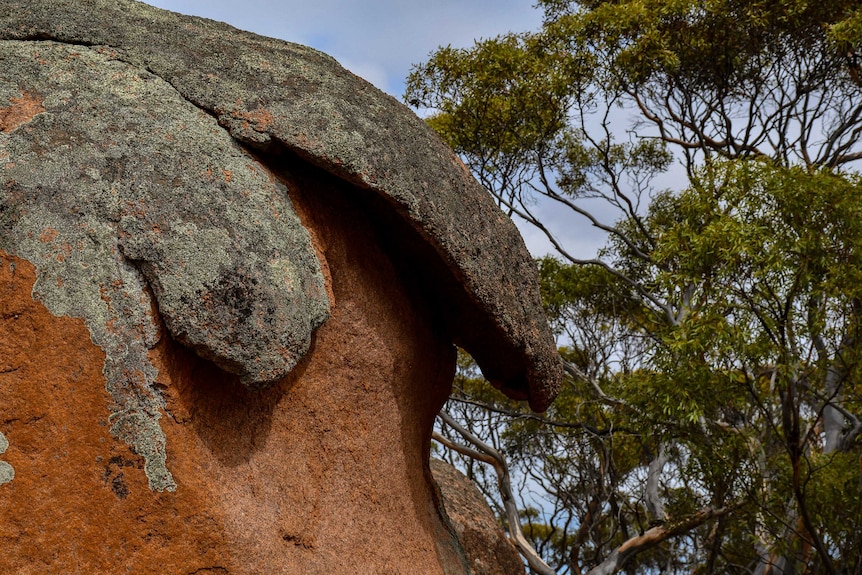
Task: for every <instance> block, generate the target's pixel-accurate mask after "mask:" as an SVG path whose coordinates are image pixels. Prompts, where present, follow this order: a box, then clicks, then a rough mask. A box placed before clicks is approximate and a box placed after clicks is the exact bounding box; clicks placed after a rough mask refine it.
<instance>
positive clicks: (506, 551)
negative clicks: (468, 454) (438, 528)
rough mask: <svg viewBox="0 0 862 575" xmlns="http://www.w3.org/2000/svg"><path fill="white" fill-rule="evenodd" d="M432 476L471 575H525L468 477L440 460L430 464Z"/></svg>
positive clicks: (521, 562) (498, 526) (514, 550)
mask: <svg viewBox="0 0 862 575" xmlns="http://www.w3.org/2000/svg"><path fill="white" fill-rule="evenodd" d="M431 473H432V474H433V476H434V481H435V482H436V484H437V486H438V487H439V488H440V494H441V498H442V504H443V505H442V506H443V509H444V512H445V513H446V516H447V518H448V519H449V522H450V523H451V524H452V527H453V529H455V533H456V534H457V535H458V540H459V541H460V542H461V546H462V547H463V549H464V556H465V557H466V558H467V563H468V564H469V566H470V573H471V575H524V573H525V567H524V563H523V561H522V560H521V555H520V554H519V553H518V550H517V549H515V546H514V545H512V543H511V542H510V541H509V540H508V539H506V536H505V535H503V531H502V530H501V529H500V524H499V523H497V519H496V518H495V517H494V514H493V513H492V512H491V509H490V508H489V507H488V504H487V503H486V502H485V498H484V497H482V493H481V492H480V491H479V488H478V487H476V485H474V484H473V482H472V481H470V480H469V479H467V477H466V476H465V475H464V474H463V473H461V472H460V471H458V470H457V469H455V468H454V467H452V466H451V465H449V464H448V463H446V462H445V461H440V460H439V459H432V460H431Z"/></svg>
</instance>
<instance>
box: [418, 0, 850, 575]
mask: <svg viewBox="0 0 862 575" xmlns="http://www.w3.org/2000/svg"><path fill="white" fill-rule="evenodd" d="M538 8H540V9H542V10H543V11H544V24H543V27H542V29H541V30H539V31H537V32H532V33H523V34H508V35H504V36H501V37H498V38H493V39H489V40H483V41H480V42H477V43H476V44H475V45H474V46H473V47H472V48H469V49H454V48H451V47H446V48H441V49H440V50H438V51H437V52H435V53H434V54H432V55H431V56H430V58H429V60H428V61H427V62H426V63H424V64H422V65H420V66H417V67H416V68H414V70H413V72H412V74H411V76H410V78H409V80H408V88H407V94H406V99H407V101H408V102H410V103H411V104H412V105H414V106H416V107H420V108H424V109H426V110H428V112H429V114H430V115H429V120H428V121H429V123H430V124H431V125H432V126H433V127H434V128H435V129H437V130H438V132H440V133H441V134H442V135H443V136H444V138H445V139H446V140H447V141H448V142H449V143H450V144H451V145H452V146H453V147H454V148H455V149H456V151H458V152H459V154H460V155H461V156H462V158H463V159H464V161H465V163H466V164H467V166H468V167H469V168H470V169H471V170H472V171H473V173H474V174H475V175H476V176H477V178H478V179H479V180H480V181H481V182H482V183H483V184H484V185H485V187H486V188H487V189H488V191H489V192H490V193H491V194H493V195H494V197H495V198H496V199H497V200H498V202H499V203H500V205H501V207H503V208H504V209H505V210H506V211H507V212H508V213H509V214H510V215H512V216H513V217H515V218H522V219H524V220H525V221H527V222H529V223H530V224H532V225H534V226H536V228H538V229H539V230H541V231H542V232H544V233H545V234H546V236H547V237H548V238H549V240H550V242H551V243H552V245H553V246H554V248H555V250H556V251H555V254H554V256H549V257H546V258H544V259H542V260H541V261H540V262H539V263H540V269H541V272H542V279H543V284H544V290H545V300H546V305H547V309H548V313H549V317H550V318H551V319H552V321H554V322H555V324H556V326H557V328H558V330H559V333H560V335H561V341H562V342H563V343H564V344H565V347H564V348H563V350H562V353H563V357H564V359H565V362H566V366H567V370H568V372H569V374H570V376H571V379H570V381H569V387H568V388H567V389H565V390H564V392H563V394H562V395H561V397H560V400H558V402H557V403H556V404H555V406H554V407H552V409H551V410H550V411H549V412H548V413H547V414H545V415H543V416H534V415H527V414H524V413H522V412H521V411H520V410H519V409H518V407H517V406H515V405H512V404H510V403H507V402H505V401H504V400H502V399H501V398H499V397H496V396H492V395H490V394H487V393H483V392H480V391H479V387H478V386H476V385H473V383H471V382H473V380H474V379H475V376H476V374H473V373H470V372H469V371H466V372H463V373H462V376H461V377H460V378H459V380H458V384H459V385H458V391H457V392H456V394H454V395H453V400H452V401H451V402H450V405H449V413H450V414H452V415H454V416H455V417H456V419H458V420H459V421H460V424H461V425H463V426H465V427H466V428H467V429H468V430H469V431H470V433H472V434H475V435H474V437H475V438H477V439H480V440H481V441H482V442H484V443H485V444H486V445H489V446H493V449H494V450H496V451H497V452H499V453H501V454H504V455H505V456H506V457H507V459H508V462H509V466H510V467H511V468H512V469H513V472H515V471H517V472H519V473H520V474H516V475H517V477H515V475H513V478H514V479H513V481H514V484H515V485H516V486H518V487H520V489H521V492H522V494H525V495H527V493H528V492H530V494H529V496H528V497H527V498H526V500H527V501H530V502H532V503H533V508H532V509H526V510H525V511H523V512H522V517H521V523H522V528H523V529H524V532H525V533H526V534H527V535H528V536H529V538H530V539H531V541H532V543H533V546H534V547H535V548H536V549H537V550H538V552H539V554H540V555H541V556H542V557H543V558H544V559H545V561H546V562H547V563H548V564H549V565H550V566H551V567H552V568H553V569H555V570H556V571H558V572H571V573H585V572H590V573H611V572H615V571H618V570H621V569H626V570H628V571H630V572H683V571H685V572H692V571H696V572H698V573H718V572H728V573H769V572H771V573H791V572H794V573H796V572H799V573H802V572H824V573H838V572H846V573H862V536H860V533H862V519H860V518H862V473H860V466H859V462H860V454H862V445H860V440H859V436H860V434H862V405H860V401H862V384H860V381H859V377H860V374H859V365H858V361H857V360H858V354H859V348H860V345H862V343H860V341H859V337H858V336H857V330H858V329H859V323H860V302H862V294H860V293H859V292H860V289H862V281H860V280H862V277H860V275H862V261H860V257H862V254H860V250H862V214H860V210H862V188H860V186H862V182H860V179H859V177H858V175H857V165H858V163H859V160H860V159H862V146H860V142H859V139H860V136H862V82H860V62H859V56H858V55H857V50H860V49H862V46H860V45H862V8H860V7H859V6H858V2H855V1H841V0H825V1H819V2H811V1H808V0H776V1H771V2H763V1H746V0H616V1H613V2H611V1H605V0H592V1H582V2H571V1H564V0H540V1H539V2H538ZM657 178H661V179H657ZM671 178H676V184H675V185H674V186H672V188H673V189H672V190H666V189H661V188H660V187H659V186H658V185H657V184H656V182H659V181H662V182H667V181H668V180H669V179H671ZM539 202H544V204H539ZM548 203H551V204H553V205H555V206H557V207H558V208H559V209H560V210H565V211H568V212H570V213H571V214H572V215H576V216H578V217H581V218H583V221H584V223H585V224H586V225H591V226H595V227H596V228H599V229H601V230H602V231H603V232H605V233H606V234H607V237H608V241H607V244H606V245H605V247H604V248H603V249H602V250H601V251H600V252H599V254H598V255H596V256H592V255H588V256H586V257H584V256H583V255H581V254H577V253H575V252H574V251H573V249H572V247H571V246H569V245H566V243H565V242H564V241H563V240H561V239H560V238H561V237H563V235H561V234H559V233H558V232H559V230H555V229H554V228H553V227H552V226H551V225H550V224H549V223H548V222H546V221H543V219H542V217H541V216H540V215H539V214H540V213H541V212H540V210H538V209H537V207H539V206H540V205H544V206H546V205H547V204H548ZM608 208H611V209H612V214H613V215H610V216H608V214H609V213H610V212H609V210H608ZM442 433H443V435H444V436H446V437H448V441H449V442H450V443H453V442H455V441H456V440H457V439H458V438H459V437H462V436H460V435H459V434H457V433H453V431H452V428H451V427H447V426H444V427H443V429H442ZM450 457H455V455H451V454H450ZM466 465H467V469H468V471H469V472H470V473H471V475H472V476H473V477H474V478H475V479H476V480H477V482H478V483H480V484H481V485H482V486H483V487H484V489H485V490H486V494H487V495H488V496H489V497H490V498H492V499H493V498H494V497H497V496H496V495H495V494H496V491H495V489H496V487H495V485H496V479H495V478H494V477H491V476H486V475H483V473H485V472H483V471H481V469H483V468H481V467H479V466H477V464H475V463H469V462H467V463H466ZM501 517H505V514H504V513H503V510H502V508H501ZM509 517H511V515H509ZM510 522H511V520H510Z"/></svg>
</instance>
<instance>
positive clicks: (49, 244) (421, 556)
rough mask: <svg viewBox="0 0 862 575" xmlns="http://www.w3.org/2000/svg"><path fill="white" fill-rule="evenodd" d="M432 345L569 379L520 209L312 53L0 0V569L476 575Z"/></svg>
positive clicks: (155, 20) (542, 379)
mask: <svg viewBox="0 0 862 575" xmlns="http://www.w3.org/2000/svg"><path fill="white" fill-rule="evenodd" d="M453 342H455V343H458V344H460V345H463V346H464V347H465V348H466V349H467V350H468V351H470V352H471V353H472V354H473V355H474V357H476V359H477V361H478V362H479V363H480V365H481V367H482V369H483V370H484V372H485V374H486V375H487V376H488V377H489V379H490V380H491V381H492V382H493V383H494V384H495V385H497V386H499V387H500V388H501V389H502V390H503V391H504V392H506V393H508V394H509V395H511V396H512V397H516V398H521V399H528V400H529V401H530V404H531V405H532V406H533V407H534V408H535V409H539V410H541V409H544V408H545V407H546V406H547V405H548V403H549V402H550V401H551V400H552V399H553V397H554V395H555V393H556V390H557V387H558V385H559V381H560V378H561V369H560V365H559V361H558V358H557V356H556V354H555V350H554V342H553V339H552V337H551V334H550V331H549V330H548V328H547V325H546V322H545V319H544V316H543V314H542V310H541V307H540V302H539V298H538V289H537V281H536V271H535V269H534V267H533V265H532V262H531V260H530V258H529V255H528V254H527V252H526V249H525V248H524V246H523V242H522V241H521V239H520V237H519V236H518V234H517V231H516V229H515V228H514V226H513V225H512V224H511V222H509V221H508V220H507V219H506V218H505V217H504V216H503V214H501V213H500V212H499V211H498V210H497V209H496V208H495V207H494V205H493V203H492V202H491V201H490V199H489V198H488V197H487V195H486V194H484V192H483V191H482V190H481V188H480V187H479V186H478V184H476V183H475V182H474V181H473V180H472V179H471V178H470V177H469V175H468V174H467V172H466V170H465V169H464V167H463V165H461V164H460V162H458V160H457V158H455V157H454V156H453V155H452V153H451V152H450V151H449V150H448V149H446V147H445V146H444V145H443V144H442V142H441V141H440V140H439V139H437V138H436V137H435V136H434V135H433V133H431V132H430V130H428V129H427V128H426V127H425V126H424V124H423V123H422V122H421V121H420V120H419V119H417V118H416V117H415V116H414V115H413V114H411V113H410V112H409V111H408V110H406V109H405V108H404V107H403V106H401V105H399V104H398V103H397V102H396V101H394V100H393V99H391V98H389V97H387V96H385V95H383V94H381V93H380V92H378V91H377V90H375V89H374V88H373V87H371V86H369V85H368V84H367V83H365V82H363V81H362V80H360V79H358V78H356V77H354V76H352V75H351V74H350V73H348V72H346V71H344V70H343V69H342V68H340V67H339V66H338V65H337V64H336V63H335V62H334V61H333V60H331V59H330V58H328V57H327V56H325V55H323V54H320V53H319V52H315V51H313V50H310V49H308V48H304V47H301V46H296V45H293V44H288V43H285V42H280V41H276V40H271V39H267V38H262V37H259V36H255V35H253V34H249V33H245V32H241V31H238V30H235V29H233V28H230V27H228V26H226V25H223V24H219V23H215V22H211V21H206V20H202V19H198V18H191V17H185V16H180V15H176V14H172V13H169V12H165V11H162V10H158V9H155V8H152V7H149V6H146V5H144V4H140V3H137V2H133V1H131V0H75V1H72V0H50V1H49V0H27V1H23V0H21V1H18V0H0V500H2V501H4V505H3V506H2V507H0V547H2V549H3V551H2V552H0V572H3V573H6V572H10V573H11V572H22V573H26V572H34V573H37V572H57V573H60V572H69V573H73V572H86V573H116V572H126V571H128V572H134V573H140V574H145V573H231V574H244V573H263V572H266V573H268V572H285V573H293V572H297V573H365V572H367V573H374V572H387V573H447V574H448V573H468V572H470V566H469V562H468V560H467V557H466V556H465V554H464V548H463V546H462V545H461V543H460V541H459V539H458V536H457V534H456V533H455V532H453V530H452V529H451V526H450V525H449V524H448V522H447V521H446V520H445V519H444V518H443V516H442V515H441V514H440V501H439V500H438V496H437V492H436V491H435V489H434V488H433V487H432V484H431V481H430V471H429V468H428V462H427V456H428V449H429V443H430V432H431V426H432V423H433V419H434V416H435V414H436V412H437V411H438V410H439V408H440V406H441V405H442V403H443V401H444V400H445V398H446V396H447V395H448V391H449V388H450V385H451V378H452V370H453V365H454V348H453V346H452V344H453Z"/></svg>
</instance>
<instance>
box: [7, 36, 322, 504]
mask: <svg viewBox="0 0 862 575" xmlns="http://www.w3.org/2000/svg"><path fill="white" fill-rule="evenodd" d="M24 92H26V93H28V94H38V95H39V96H40V97H41V98H42V102H43V104H42V105H43V106H44V108H45V110H44V112H41V113H40V114H38V115H37V116H35V117H34V118H33V119H32V120H31V121H30V122H29V123H27V124H26V125H24V126H21V127H19V128H18V129H16V130H14V131H11V132H9V133H6V134H0V158H3V161H2V162H0V249H3V250H5V251H7V252H10V253H12V254H14V255H17V256H19V257H22V258H24V259H27V260H29V261H30V262H32V263H33V264H34V265H35V267H36V269H37V272H38V277H37V281H36V284H35V286H34V288H33V295H34V297H36V298H38V299H39V300H40V301H42V302H43V303H44V304H45V306H46V307H47V308H48V310H50V311H51V312H52V313H54V314H55V315H65V316H70V317H78V318H82V319H83V320H84V322H85V324H86V326H87V328H88V329H89V331H90V337H91V339H92V341H93V342H94V343H95V344H96V345H98V346H100V347H101V348H102V349H103V350H104V352H105V355H106V360H105V366H104V369H103V373H104V376H105V380H106V386H107V391H108V393H109V394H110V396H111V400H112V401H111V403H112V404H111V406H110V411H111V416H110V422H111V432H112V433H113V434H114V436H116V437H118V438H119V439H121V440H123V441H125V442H126V443H127V444H129V445H130V446H131V447H132V449H133V450H134V451H135V452H136V453H138V454H139V455H141V456H142V457H143V458H144V461H145V462H144V469H145V472H146V474H147V477H148V479H149V485H150V488H151V489H154V490H159V491H161V490H173V489H175V488H176V484H175V481H174V479H173V477H172V476H171V473H170V472H169V471H168V468H167V461H166V450H165V435H164V433H163V432H162V430H161V428H160V426H159V419H160V417H161V412H162V411H163V410H164V407H165V405H164V400H163V398H162V396H161V394H160V392H159V391H158V389H157V388H156V387H155V381H156V376H157V371H156V368H155V367H154V366H153V365H152V364H151V362H150V360H149V358H148V352H149V351H150V349H152V347H153V346H154V345H155V344H156V343H157V341H158V338H159V327H158V326H159V323H160V319H161V320H163V321H164V324H165V326H166V327H167V328H168V330H169V331H170V333H171V334H172V335H173V336H174V337H175V338H176V339H178V340H179V341H181V342H183V343H184V344H186V345H188V346H190V347H192V348H193V349H195V350H196V351H197V352H198V353H199V354H200V355H202V356H203V357H206V358H208V359H211V360H213V361H215V362H216V363H218V364H219V365H220V366H222V367H223V368H225V369H228V370H230V371H233V372H234V373H237V374H238V375H240V376H241V378H242V380H243V381H244V382H245V383H247V384H248V385H252V386H260V385H264V384H266V383H269V382H271V381H275V380H278V379H280V378H281V377H284V375H286V374H287V372H288V371H289V370H290V369H291V368H293V366H294V365H295V364H296V362H297V361H298V360H299V358H300V357H301V356H302V355H303V354H304V353H305V352H306V351H307V349H308V347H309V345H310V339H311V334H312V332H313V330H314V329H315V328H316V327H318V326H319V325H320V324H321V323H323V321H325V319H326V318H327V317H328V311H329V301H328V299H327V296H326V290H325V287H324V280H323V274H322V273H321V270H320V264H319V262H318V261H317V258H316V255H315V252H314V249H313V247H312V245H311V242H310V238H309V235H308V232H307V231H306V230H305V229H304V228H303V227H302V225H301V223H300V222H299V219H298V217H297V216H296V214H295V213H294V211H293V208H292V206H291V204H290V200H289V199H288V197H287V190H286V189H285V188H284V187H283V186H281V185H280V184H278V183H276V181H275V178H272V177H271V176H270V175H269V174H268V173H267V171H266V170H265V169H263V168H262V167H261V166H260V165H259V164H257V163H256V162H255V161H254V159H253V158H251V157H250V156H249V155H248V154H246V153H245V152H244V151H243V150H242V149H241V148H239V147H238V146H237V145H236V143H235V142H234V141H233V140H232V139H231V138H230V136H229V135H228V134H227V133H226V132H225V130H224V129H223V128H221V127H219V126H218V124H217V123H216V121H215V120H214V119H213V118H212V117H211V116H209V115H207V114H205V113H203V112H201V111H200V110H198V109H197V108H195V107H194V106H193V105H191V104H190V103H188V102H187V101H185V100H184V99H183V98H182V97H181V96H180V95H179V94H177V93H176V91H175V90H174V89H173V88H172V87H171V86H170V85H169V84H168V83H166V82H164V81H162V80H161V79H160V78H158V77H156V76H154V75H153V74H151V73H149V72H146V71H143V70H140V69H136V68H134V67H133V66H130V65H129V64H126V63H123V62H120V61H117V60H113V59H111V58H110V57H109V55H106V54H103V53H101V52H100V51H99V50H96V49H88V48H85V47H82V46H69V45H63V44H57V43H54V42H12V41H4V42H0V95H4V94H5V95H14V94H22V93H24ZM153 297H154V298H155V301H156V304H157V307H158V312H159V314H160V316H161V317H160V318H158V317H154V316H153V305H152V304H153V302H152V298H153Z"/></svg>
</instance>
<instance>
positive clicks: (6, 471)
mask: <svg viewBox="0 0 862 575" xmlns="http://www.w3.org/2000/svg"><path fill="white" fill-rule="evenodd" d="M8 447H9V441H7V440H6V437H5V436H4V435H3V434H2V433H0V455H3V454H4V453H6V449H7V448H8ZM13 479H15V469H14V468H13V467H12V466H11V465H9V464H8V463H6V462H5V461H0V485H3V484H4V483H9V482H10V481H12V480H13Z"/></svg>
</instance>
